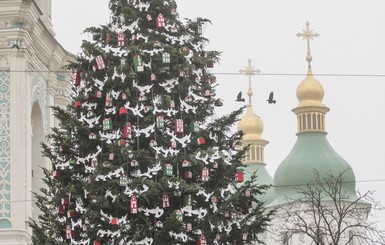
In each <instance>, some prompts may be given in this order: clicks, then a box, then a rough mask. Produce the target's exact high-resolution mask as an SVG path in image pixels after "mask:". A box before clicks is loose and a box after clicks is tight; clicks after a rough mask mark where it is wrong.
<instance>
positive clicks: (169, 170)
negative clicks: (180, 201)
mask: <svg viewBox="0 0 385 245" xmlns="http://www.w3.org/2000/svg"><path fill="white" fill-rule="evenodd" d="M163 175H164V176H173V166H172V164H171V163H165V164H164V165H163Z"/></svg>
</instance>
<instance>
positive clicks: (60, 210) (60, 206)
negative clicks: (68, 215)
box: [57, 205, 66, 215]
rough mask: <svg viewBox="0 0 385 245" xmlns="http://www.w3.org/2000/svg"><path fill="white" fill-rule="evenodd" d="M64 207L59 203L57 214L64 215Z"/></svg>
mask: <svg viewBox="0 0 385 245" xmlns="http://www.w3.org/2000/svg"><path fill="white" fill-rule="evenodd" d="M65 209H66V207H65V206H64V205H59V208H58V211H57V213H58V215H64V211H65Z"/></svg>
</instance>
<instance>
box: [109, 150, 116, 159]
mask: <svg viewBox="0 0 385 245" xmlns="http://www.w3.org/2000/svg"><path fill="white" fill-rule="evenodd" d="M108 160H110V161H113V160H115V154H114V153H113V152H110V154H108Z"/></svg>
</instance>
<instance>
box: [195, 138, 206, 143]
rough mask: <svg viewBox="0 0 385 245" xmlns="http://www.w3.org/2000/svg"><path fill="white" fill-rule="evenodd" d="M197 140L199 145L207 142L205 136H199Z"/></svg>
mask: <svg viewBox="0 0 385 245" xmlns="http://www.w3.org/2000/svg"><path fill="white" fill-rule="evenodd" d="M197 142H198V145H204V144H206V140H205V138H204V137H199V138H198V139H197Z"/></svg>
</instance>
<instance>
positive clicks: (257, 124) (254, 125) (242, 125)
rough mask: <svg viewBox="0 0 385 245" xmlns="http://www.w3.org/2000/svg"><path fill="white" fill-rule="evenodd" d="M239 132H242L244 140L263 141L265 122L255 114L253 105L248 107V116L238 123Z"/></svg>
mask: <svg viewBox="0 0 385 245" xmlns="http://www.w3.org/2000/svg"><path fill="white" fill-rule="evenodd" d="M238 130H242V131H243V133H244V135H243V138H242V139H243V140H244V141H248V140H258V139H262V137H261V135H262V132H263V122H262V120H261V118H260V117H259V116H257V115H256V114H255V113H254V112H253V108H252V106H251V105H249V106H248V108H247V112H246V114H245V115H244V116H243V117H242V118H241V120H240V121H239V123H238Z"/></svg>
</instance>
